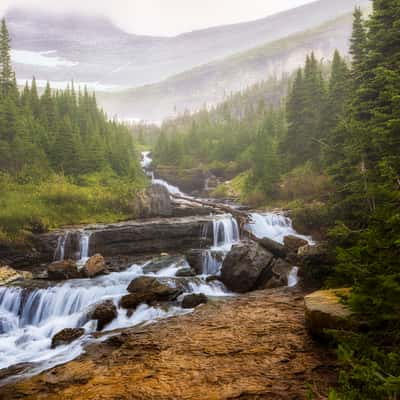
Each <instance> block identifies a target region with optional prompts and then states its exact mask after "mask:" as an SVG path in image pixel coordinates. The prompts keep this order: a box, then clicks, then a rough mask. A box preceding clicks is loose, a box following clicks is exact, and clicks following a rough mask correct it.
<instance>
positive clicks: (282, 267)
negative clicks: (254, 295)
mask: <svg viewBox="0 0 400 400" xmlns="http://www.w3.org/2000/svg"><path fill="white" fill-rule="evenodd" d="M291 269H292V266H291V265H290V264H289V263H288V262H286V261H285V260H282V259H281V258H277V259H275V260H274V261H273V263H272V265H271V272H272V276H268V277H267V278H268V279H267V280H266V282H260V288H261V289H274V288H279V287H282V286H287V283H288V276H289V273H290V271H291Z"/></svg>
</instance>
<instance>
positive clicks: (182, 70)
mask: <svg viewBox="0 0 400 400" xmlns="http://www.w3.org/2000/svg"><path fill="white" fill-rule="evenodd" d="M368 3H369V1H368V0H336V1H334V2H332V1H330V0H320V1H316V2H312V3H309V4H306V5H303V6H301V7H298V8H294V9H291V10H289V11H285V12H282V13H279V14H276V15H272V16H269V17H267V18H263V19H260V20H257V21H252V22H247V23H240V24H235V25H227V26H221V27H215V28H210V29H205V30H200V31H194V32H190V33H186V34H182V35H178V36H175V37H153V36H143V35H133V34H129V33H126V32H125V31H123V30H121V29H120V28H118V27H117V26H116V25H114V24H113V23H112V22H111V21H110V20H109V19H107V18H105V17H99V16H87V15H86V16H82V15H81V16H78V15H76V14H63V15H61V14H55V15H51V16H49V15H48V14H47V13H45V12H42V11H40V12H39V11H36V12H33V11H28V10H26V9H13V10H11V11H9V12H8V13H7V19H8V23H9V28H10V31H11V34H12V37H13V48H14V52H13V60H14V66H15V69H16V72H17V77H18V79H19V80H20V82H22V81H23V80H24V79H28V78H30V77H31V76H33V75H35V77H36V78H37V79H38V80H39V81H46V80H50V81H52V82H56V83H55V86H56V87H57V86H62V85H64V84H65V82H66V81H70V80H74V81H76V82H78V83H87V84H88V86H89V87H91V88H94V89H97V90H101V91H105V90H114V91H115V90H120V91H125V90H127V89H128V88H141V87H143V88H141V89H137V90H136V91H135V92H132V93H133V94H134V96H133V97H135V98H134V100H132V102H131V101H130V97H129V96H128V98H127V97H126V96H125V95H126V92H125V93H124V94H123V96H122V97H121V96H116V101H114V99H110V95H108V96H107V97H105V96H103V97H101V100H102V101H103V105H105V106H106V110H107V111H109V112H110V113H112V114H115V113H117V114H120V115H122V116H124V117H131V118H144V119H159V118H163V117H165V116H169V115H171V113H173V110H174V109H175V106H176V108H177V109H178V110H179V111H181V110H182V109H184V108H189V109H195V108H196V107H199V106H200V105H201V104H202V103H204V102H206V103H215V102H217V101H220V100H221V99H222V98H223V96H224V95H225V94H226V93H229V92H231V91H236V90H240V89H242V88H244V87H246V86H247V85H249V84H252V83H254V82H256V81H259V80H262V79H266V78H267V77H268V75H270V74H271V73H275V74H279V73H282V72H285V71H291V70H293V69H294V68H296V67H297V66H298V65H299V63H300V62H301V61H302V60H303V57H304V54H305V52H307V51H311V50H313V49H314V50H316V51H317V52H318V53H319V55H320V56H322V57H328V56H329V54H330V53H331V51H333V49H334V48H335V47H337V48H339V49H341V50H346V49H347V46H346V43H347V38H348V34H349V29H350V24H351V22H350V21H348V20H347V19H346V22H343V21H341V22H340V21H339V22H338V24H337V25H335V24H334V25H331V28H329V26H328V28H324V29H333V33H334V34H332V32H331V33H330V35H326V37H323V35H321V34H316V36H315V38H314V39H313V40H311V37H310V36H307V34H306V37H304V36H302V35H301V36H300V37H301V38H303V39H304V40H306V43H305V42H304V40H300V42H299V43H298V46H300V47H296V45H294V46H292V47H291V48H290V49H289V48H288V47H287V46H286V45H283V43H282V42H278V41H279V40H281V39H283V38H287V37H290V36H291V35H294V34H297V33H300V32H306V31H310V30H315V29H316V28H317V27H320V26H323V25H325V24H327V23H329V22H331V23H332V21H334V20H335V19H337V18H338V17H340V16H343V15H345V14H349V13H350V12H351V11H352V9H353V8H354V6H355V5H357V4H361V5H365V4H368ZM307 38H308V39H307ZM273 43H275V44H273ZM293 43H294V42H293ZM296 43H297V42H296ZM268 45H270V46H272V48H269V50H268V51H266V52H265V51H264V52H263V50H262V49H263V48H264V49H266V48H267V47H268ZM266 46H267V47H266ZM274 46H278V48H275V49H274V48H273V47H274ZM289 47H290V46H289ZM260 51H261V53H260ZM282 52H283V53H285V55H284V57H283V58H279V57H278V56H277V54H278V53H280V54H283V53H282ZM262 54H263V55H262ZM271 57H272V58H271ZM245 60H253V61H254V62H246V61H245ZM256 64H257V65H256ZM238 77H239V78H240V79H239V80H238ZM171 82H172V83H171ZM174 82H179V85H177V84H176V83H174ZM148 85H152V86H148ZM154 85H156V86H154ZM154 91H155V93H157V99H154V97H153V96H152V95H151V93H152V92H154ZM182 93H186V94H185V96H183V97H182ZM188 94H190V96H189V97H187V95H188ZM121 98H123V99H124V103H123V109H121V108H119V107H120V105H121V104H120V102H119V99H121ZM126 100H128V103H126ZM154 101H156V103H153V102H154ZM149 110H150V112H149ZM154 110H157V112H154Z"/></svg>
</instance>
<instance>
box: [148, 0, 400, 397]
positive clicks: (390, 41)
mask: <svg viewBox="0 0 400 400" xmlns="http://www.w3.org/2000/svg"><path fill="white" fill-rule="evenodd" d="M399 23H400V5H399V2H398V1H396V0H391V1H380V0H375V1H374V2H373V12H372V14H371V16H370V17H369V18H364V17H363V15H362V12H361V10H360V9H358V8H357V9H356V10H355V13H354V24H353V33H352V37H351V46H350V54H351V60H348V59H346V58H344V57H342V56H341V55H340V54H339V52H335V54H334V57H333V61H332V63H330V64H329V65H327V64H326V63H324V62H322V61H319V60H317V59H316V57H315V55H314V54H310V55H309V56H308V57H307V60H306V62H305V66H304V68H301V69H299V70H298V71H297V73H296V74H295V75H294V76H293V77H290V79H288V81H289V82H290V86H289V91H288V95H287V97H286V100H285V101H283V102H282V103H281V104H279V102H278V104H276V102H275V103H273V102H272V103H271V104H265V102H259V103H257V104H256V105H254V104H252V105H251V106H249V107H247V109H246V110H245V112H244V113H243V114H241V115H239V117H238V114H237V113H236V116H235V115H233V113H231V108H230V106H231V104H232V103H231V102H229V101H228V102H226V103H225V104H224V105H222V106H220V107H218V108H216V109H211V110H207V109H205V110H203V111H201V112H199V113H198V114H195V115H193V116H190V117H187V120H186V121H185V123H184V124H182V123H179V122H180V121H175V126H172V128H171V124H172V123H169V124H168V123H166V124H164V125H163V126H162V127H161V130H160V136H159V138H158V141H157V143H156V145H155V151H154V153H155V155H154V158H155V160H156V163H158V164H159V165H163V164H168V163H170V164H171V165H180V167H181V168H191V167H193V166H196V165H201V166H202V168H205V169H210V170H213V171H215V170H216V166H218V167H219V169H223V170H225V172H226V171H227V170H231V171H232V170H233V172H234V174H236V175H238V174H241V175H239V177H240V178H239V179H238V178H235V179H233V181H232V182H233V184H234V183H235V180H236V181H238V180H240V183H241V184H240V185H239V188H240V190H239V192H240V193H239V194H240V195H241V198H242V199H243V200H244V201H247V202H249V201H250V202H253V203H254V204H255V205H259V206H262V205H266V204H270V205H271V204H274V205H276V204H278V205H279V204H281V205H282V204H284V205H286V206H288V205H289V207H292V208H293V206H294V203H293V200H296V202H297V203H299V201H300V203H301V204H300V206H299V205H298V204H297V205H298V206H299V211H298V212H299V213H300V214H303V219H304V220H306V221H307V223H308V224H313V225H315V226H318V227H319V229H321V230H324V231H325V234H326V235H327V237H328V240H329V245H330V247H331V249H332V251H333V252H334V253H335V256H336V260H337V265H336V268H335V271H333V272H332V273H330V274H329V276H328V277H325V278H326V281H325V283H324V285H325V286H328V287H338V286H342V287H343V286H348V287H352V288H353V289H352V292H351V296H350V298H349V299H348V300H347V301H348V304H350V305H351V307H352V309H353V311H354V312H355V313H357V314H358V315H359V316H360V319H362V320H364V321H366V323H365V329H364V331H363V332H362V333H350V332H346V333H343V332H341V333H338V332H336V333H335V332H333V333H332V336H333V340H334V342H335V343H336V347H337V351H338V354H339V358H340V361H341V365H342V372H341V375H340V382H341V389H339V390H338V391H337V392H332V393H331V395H330V396H331V397H330V398H331V399H336V398H340V399H341V398H343V399H360V400H361V399H386V398H387V399H395V398H397V397H396V393H397V394H398V393H399V392H400V379H399V374H400V352H399V348H400V309H399V299H400V267H399V250H400V248H399V245H400V241H399V234H400V230H399V226H400V224H399V222H400V209H399V200H400V198H399V193H400V192H399V189H400V74H399V65H400V64H399V63H400V31H399V29H398V27H399ZM286 84H288V82H286ZM277 86H279V85H277ZM245 104H247V105H248V104H249V103H248V102H247V103H245ZM231 184H232V183H231ZM221 193H222V196H224V195H225V194H226V193H225V191H224V190H223V189H222V190H221ZM216 194H218V193H216ZM310 210H311V211H310ZM300 217H301V216H300Z"/></svg>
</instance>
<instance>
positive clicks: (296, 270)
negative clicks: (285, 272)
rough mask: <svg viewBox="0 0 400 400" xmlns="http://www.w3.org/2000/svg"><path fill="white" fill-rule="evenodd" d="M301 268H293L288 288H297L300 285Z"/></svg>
mask: <svg viewBox="0 0 400 400" xmlns="http://www.w3.org/2000/svg"><path fill="white" fill-rule="evenodd" d="M298 273H299V268H298V267H293V268H292V270H291V271H290V273H289V276H288V287H295V286H296V285H297V284H298V283H299V277H298Z"/></svg>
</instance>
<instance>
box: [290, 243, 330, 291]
mask: <svg viewBox="0 0 400 400" xmlns="http://www.w3.org/2000/svg"><path fill="white" fill-rule="evenodd" d="M297 254H298V259H299V260H298V261H299V265H301V267H302V268H301V269H300V276H301V277H302V278H303V283H304V284H305V285H306V286H310V287H313V288H318V287H321V285H322V283H323V282H324V281H325V280H326V278H327V277H328V276H329V275H330V274H331V272H332V270H333V268H334V265H335V256H334V254H333V253H332V252H330V251H329V248H328V246H327V245H326V244H325V243H319V244H317V245H314V246H310V245H307V246H303V247H300V248H299V250H298V253H297Z"/></svg>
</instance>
